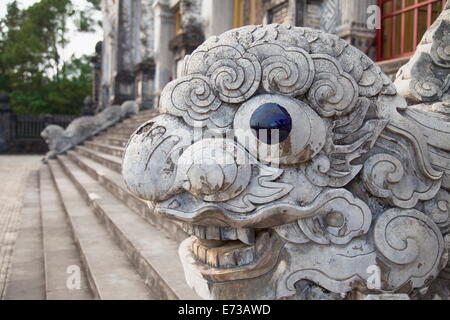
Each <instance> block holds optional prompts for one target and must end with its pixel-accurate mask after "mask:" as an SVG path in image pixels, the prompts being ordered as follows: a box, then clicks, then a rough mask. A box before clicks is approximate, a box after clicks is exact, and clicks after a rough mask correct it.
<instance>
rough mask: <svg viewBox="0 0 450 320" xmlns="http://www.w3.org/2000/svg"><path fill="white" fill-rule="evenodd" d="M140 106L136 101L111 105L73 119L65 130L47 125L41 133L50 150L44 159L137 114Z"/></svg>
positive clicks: (50, 157) (52, 156) (54, 155)
mask: <svg viewBox="0 0 450 320" xmlns="http://www.w3.org/2000/svg"><path fill="white" fill-rule="evenodd" d="M138 112H139V106H138V105H137V104H136V102H134V101H126V102H124V103H123V104H122V106H110V107H108V108H106V109H104V110H103V111H102V112H100V113H98V114H97V115H95V116H85V117H80V118H77V119H75V120H73V121H72V122H71V123H70V124H69V126H68V127H67V128H66V129H65V130H64V129H63V128H62V127H60V126H57V125H49V126H47V127H46V128H45V129H44V130H43V131H42V133H41V136H42V138H43V139H44V140H45V142H46V143H47V144H48V148H49V152H48V153H47V154H46V156H45V157H44V159H43V160H44V161H47V160H48V159H52V158H54V157H56V156H57V155H58V154H61V153H64V152H65V151H67V150H69V149H71V148H73V147H74V146H76V145H78V144H80V143H81V142H83V141H85V140H86V139H88V138H90V137H92V136H94V135H96V134H98V133H99V132H101V131H103V130H105V129H107V128H108V127H110V126H112V125H113V124H115V123H117V122H118V121H120V120H121V119H124V118H126V117H129V116H131V115H134V114H137V113H138Z"/></svg>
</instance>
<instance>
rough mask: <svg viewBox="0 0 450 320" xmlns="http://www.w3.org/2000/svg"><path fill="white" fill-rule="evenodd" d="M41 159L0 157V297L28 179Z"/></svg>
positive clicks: (29, 156) (12, 156) (33, 157)
mask: <svg viewBox="0 0 450 320" xmlns="http://www.w3.org/2000/svg"><path fill="white" fill-rule="evenodd" d="M41 158H42V155H0V297H1V296H2V293H3V290H4V287H5V284H6V280H7V275H8V269H9V267H10V262H11V256H12V251H13V247H14V243H15V240H16V237H17V230H18V228H19V226H20V212H21V209H22V198H23V195H24V192H25V187H26V184H27V179H28V176H29V175H30V173H31V172H32V171H34V170H37V169H38V168H39V166H40V164H41V162H40V160H41Z"/></svg>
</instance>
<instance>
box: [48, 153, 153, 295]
mask: <svg viewBox="0 0 450 320" xmlns="http://www.w3.org/2000/svg"><path fill="white" fill-rule="evenodd" d="M64 158H65V157H64ZM48 165H49V167H50V172H51V174H52V179H53V181H54V182H55V185H56V187H57V190H58V193H59V195H60V198H61V199H62V202H63V205H64V210H65V213H66V214H67V217H68V220H69V223H70V226H71V230H72V233H73V235H74V239H75V243H76V245H77V247H78V250H79V253H80V257H81V261H82V263H83V267H84V269H85V270H86V273H87V278H88V282H89V286H90V288H91V290H92V293H93V295H94V297H95V298H96V299H106V300H116V299H136V300H145V299H155V298H156V296H155V295H154V294H153V293H152V292H151V291H150V290H149V288H148V287H147V286H146V285H145V283H144V281H143V280H142V279H141V277H140V276H139V274H138V273H137V272H136V270H135V269H134V267H133V266H132V265H131V263H130V262H129V260H128V258H127V257H126V255H125V253H124V252H123V251H122V250H121V248H120V247H119V246H118V245H117V244H116V243H115V242H114V240H113V239H112V237H111V236H110V235H109V233H108V231H107V229H106V227H105V225H104V224H102V222H101V220H100V219H99V218H98V217H97V216H96V214H95V213H94V210H93V209H92V208H91V207H90V206H89V205H88V204H87V203H86V201H85V199H84V198H83V196H86V195H83V196H82V195H81V194H79V192H78V190H77V188H76V187H75V185H74V184H73V183H72V181H71V180H70V178H69V177H68V176H67V175H66V174H65V173H64V171H63V168H62V167H61V165H60V162H59V161H58V160H52V161H49V164H48ZM87 196H88V197H89V199H93V198H98V197H100V196H99V195H97V194H95V193H90V194H88V195H87ZM106 200H107V201H109V199H106Z"/></svg>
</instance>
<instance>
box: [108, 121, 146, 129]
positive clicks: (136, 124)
mask: <svg viewBox="0 0 450 320" xmlns="http://www.w3.org/2000/svg"><path fill="white" fill-rule="evenodd" d="M144 122H145V121H144ZM144 122H142V121H139V120H134V121H131V122H121V123H119V124H118V125H117V126H115V127H114V129H129V130H133V131H134V130H136V129H137V128H138V127H139V126H140V125H141V124H142V123H144Z"/></svg>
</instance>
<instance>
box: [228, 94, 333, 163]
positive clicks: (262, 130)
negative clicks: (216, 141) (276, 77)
mask: <svg viewBox="0 0 450 320" xmlns="http://www.w3.org/2000/svg"><path fill="white" fill-rule="evenodd" d="M233 125H234V131H235V134H236V138H237V141H238V142H239V143H240V144H241V145H242V146H244V148H245V149H247V150H248V151H249V152H250V153H251V154H252V155H253V156H254V157H255V158H257V159H258V160H260V161H261V162H263V163H265V164H274V165H278V164H286V165H292V164H297V163H303V162H306V161H308V160H311V159H312V158H313V157H315V156H316V155H317V154H318V153H319V152H320V151H321V150H322V148H323V147H324V145H325V137H326V125H325V123H324V121H323V120H322V118H321V117H320V116H319V115H318V114H317V113H316V112H315V111H314V110H313V109H312V108H311V107H310V106H309V105H308V104H307V103H305V102H303V101H302V100H300V99H295V98H291V97H287V96H284V95H278V94H260V95H257V96H255V97H253V98H251V99H249V100H247V101H246V102H245V103H243V104H242V105H241V106H240V108H239V110H238V111H237V112H236V115H235V117H234V124H233Z"/></svg>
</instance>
